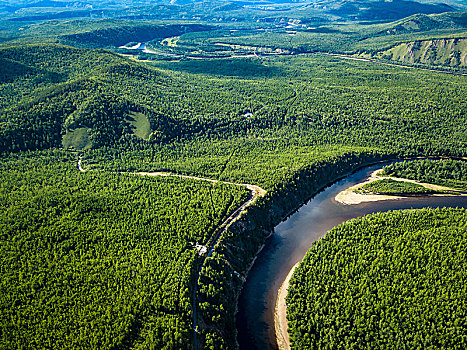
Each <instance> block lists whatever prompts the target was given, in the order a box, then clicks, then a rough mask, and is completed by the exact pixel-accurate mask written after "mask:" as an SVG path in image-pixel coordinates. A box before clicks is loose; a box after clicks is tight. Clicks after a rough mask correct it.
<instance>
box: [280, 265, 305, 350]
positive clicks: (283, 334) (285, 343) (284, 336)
mask: <svg viewBox="0 0 467 350" xmlns="http://www.w3.org/2000/svg"><path fill="white" fill-rule="evenodd" d="M299 264H300V262H298V263H296V264H295V265H294V266H293V267H292V268H291V269H290V271H289V273H288V275H287V277H286V278H285V280H284V282H282V285H281V287H280V288H279V292H278V293H277V300H276V307H275V309H274V329H275V331H276V341H277V346H278V347H279V350H289V349H290V341H289V333H288V332H287V328H288V325H287V305H286V304H285V297H286V296H287V292H288V289H289V282H290V278H292V275H293V272H294V271H295V269H296V268H297V266H298V265H299Z"/></svg>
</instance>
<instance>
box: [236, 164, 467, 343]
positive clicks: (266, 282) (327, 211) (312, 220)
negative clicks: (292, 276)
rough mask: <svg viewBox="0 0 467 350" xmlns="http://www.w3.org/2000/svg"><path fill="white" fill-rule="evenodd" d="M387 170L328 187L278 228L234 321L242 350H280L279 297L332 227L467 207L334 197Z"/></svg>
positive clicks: (443, 201) (435, 200) (424, 200)
mask: <svg viewBox="0 0 467 350" xmlns="http://www.w3.org/2000/svg"><path fill="white" fill-rule="evenodd" d="M386 164H389V163H386ZM386 164H378V165H373V166H369V167H366V168H364V169H362V170H359V171H357V172H356V173H354V174H352V175H349V176H347V177H346V178H344V179H342V180H340V181H338V182H336V183H335V184H333V185H332V186H329V187H327V188H326V189H325V190H323V191H322V192H320V193H319V194H317V195H316V196H315V197H314V198H312V199H311V200H310V201H309V202H308V203H307V204H305V205H303V206H302V207H301V208H300V209H299V210H298V211H297V212H296V213H294V214H293V215H291V216H290V217H289V218H288V219H287V220H285V221H283V222H282V223H280V224H279V225H277V226H276V228H275V232H274V233H273V235H272V236H271V237H270V238H269V239H268V241H267V242H266V245H265V247H264V249H263V250H262V251H261V253H260V254H259V255H258V258H257V259H256V262H255V264H254V265H253V267H252V268H251V270H250V273H249V274H248V278H247V280H246V282H245V284H244V286H243V290H242V294H241V295H240V299H239V305H238V314H237V320H236V321H237V330H238V342H239V345H240V349H242V350H247V349H260V350H264V349H277V344H276V338H275V332H274V307H275V302H276V298H277V292H278V290H279V288H280V286H281V285H282V282H283V281H284V279H285V277H286V276H287V274H288V272H289V271H290V269H291V268H292V266H294V265H295V264H296V263H297V262H299V261H301V260H302V259H303V257H304V256H305V253H306V252H307V250H308V249H309V248H310V245H311V243H312V242H314V241H316V240H318V239H319V238H320V237H322V236H323V235H324V234H325V233H326V232H327V231H329V230H330V229H331V228H332V227H334V226H337V225H339V224H340V223H342V222H344V221H347V220H349V219H352V218H355V217H359V216H363V215H366V214H370V213H374V212H385V211H389V210H397V209H410V208H424V207H432V208H436V207H466V206H467V196H462V197H461V196H459V197H411V198H407V199H400V200H389V201H379V202H367V203H361V204H358V205H342V204H339V203H337V202H335V200H334V197H335V196H336V195H337V194H338V193H339V192H340V191H342V190H344V189H346V188H348V187H350V186H353V185H355V184H357V183H359V182H362V181H363V180H365V179H366V178H368V177H369V176H370V174H371V172H373V171H374V170H376V169H379V168H381V167H382V166H384V165H386Z"/></svg>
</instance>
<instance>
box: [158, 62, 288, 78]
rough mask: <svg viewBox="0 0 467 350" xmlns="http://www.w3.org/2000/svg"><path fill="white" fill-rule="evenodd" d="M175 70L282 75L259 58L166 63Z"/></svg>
mask: <svg viewBox="0 0 467 350" xmlns="http://www.w3.org/2000/svg"><path fill="white" fill-rule="evenodd" d="M164 68H169V69H171V70H175V71H182V72H187V73H192V74H210V75H221V76H229V77H241V78H262V77H264V78H270V77H277V76H282V75H283V72H282V69H281V68H279V67H272V66H266V65H264V64H263V62H262V61H261V60H260V59H259V58H232V59H206V60H189V61H179V62H170V63H166V64H165V65H164Z"/></svg>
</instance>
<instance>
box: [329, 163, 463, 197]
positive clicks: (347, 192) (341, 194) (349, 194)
mask: <svg viewBox="0 0 467 350" xmlns="http://www.w3.org/2000/svg"><path fill="white" fill-rule="evenodd" d="M381 170H382V169H378V170H375V171H373V172H372V173H371V175H370V177H369V178H368V179H367V180H366V181H364V182H361V183H359V184H356V185H354V186H351V187H349V188H347V189H345V190H343V191H341V192H339V193H338V194H337V195H336V196H335V197H334V200H335V201H336V202H338V203H339V204H344V205H355V204H360V203H366V202H377V201H385V200H399V199H404V198H408V196H401V195H383V194H361V193H356V192H354V190H356V189H358V188H360V187H362V186H364V185H366V184H368V183H370V182H373V181H376V180H382V179H391V180H395V181H401V182H410V183H414V184H417V185H422V186H423V187H426V188H429V189H432V190H437V191H454V192H458V191H459V190H457V189H455V188H450V187H445V186H440V185H434V184H429V183H425V182H419V181H417V180H410V179H403V178H399V177H393V176H379V175H377V174H378V172H380V171H381ZM463 195H465V194H462V193H458V194H452V195H450V194H430V195H426V196H463Z"/></svg>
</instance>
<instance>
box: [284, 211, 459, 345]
mask: <svg viewBox="0 0 467 350" xmlns="http://www.w3.org/2000/svg"><path fill="white" fill-rule="evenodd" d="M466 248H467V211H466V210H465V209H446V208H445V209H423V210H412V211H395V212H389V213H384V214H381V213H380V214H374V215H370V216H366V217H363V218H359V219H354V220H351V221H348V222H347V223H345V224H342V225H340V226H338V227H336V228H334V229H332V230H331V231H330V232H328V233H327V234H326V236H325V237H324V238H322V239H321V240H319V241H318V242H316V243H314V244H313V245H312V247H311V249H310V250H309V251H308V253H307V255H306V256H305V258H304V260H303V262H302V263H301V264H300V266H299V267H298V268H297V269H296V270H295V272H294V274H293V276H292V279H291V281H290V287H289V294H288V296H287V305H288V306H287V313H288V314H287V318H288V320H289V334H290V338H291V347H292V349H328V348H345V349H365V348H379V349H394V348H410V349H417V348H425V349H426V348H430V347H436V348H441V349H462V348H465V347H466V345H467V344H466V338H465V333H466V331H467V324H466V322H465V319H466V316H467V315H466V312H467V309H466V308H465V303H466V295H467V286H466V284H465V283H464V280H465V279H466V278H467V276H466V271H467V264H466V259H465V250H466Z"/></svg>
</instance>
